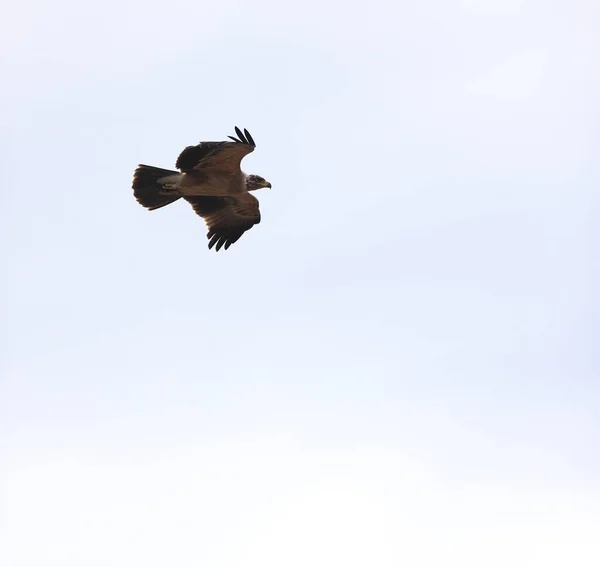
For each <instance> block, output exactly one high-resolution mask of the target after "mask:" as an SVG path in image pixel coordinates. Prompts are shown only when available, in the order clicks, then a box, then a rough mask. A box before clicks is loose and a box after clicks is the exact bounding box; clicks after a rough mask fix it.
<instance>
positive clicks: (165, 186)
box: [133, 126, 271, 251]
mask: <svg viewBox="0 0 600 567" xmlns="http://www.w3.org/2000/svg"><path fill="white" fill-rule="evenodd" d="M235 133H236V134H237V138H235V137H233V136H227V137H228V138H230V139H231V140H232V141H231V142H229V141H225V142H201V143H200V144H198V145H197V146H188V147H187V148H185V149H184V150H183V151H182V152H181V154H180V155H179V157H178V158H177V163H176V164H175V167H176V168H177V169H179V171H171V170H168V169H160V168H158V167H152V166H150V165H141V164H140V165H139V166H138V168H137V169H136V170H135V173H134V175H133V194H134V196H135V198H136V199H137V201H138V203H140V204H141V205H143V206H144V207H146V208H147V209H149V210H151V211H153V210H154V209H159V208H160V207H164V206H165V205H169V204H171V203H173V202H175V201H177V199H180V198H181V197H183V198H184V199H185V200H186V201H187V202H188V203H189V204H190V205H192V207H193V209H194V211H195V212H196V213H197V214H198V215H200V216H201V217H202V218H203V219H204V221H205V222H206V225H207V227H208V234H207V237H208V248H209V249H211V248H213V246H214V247H215V250H216V251H219V250H220V249H221V248H223V247H224V248H225V250H227V249H228V248H229V247H230V246H231V245H232V244H233V243H234V242H236V241H237V240H239V239H240V237H241V236H242V234H244V232H246V231H247V230H250V229H251V228H252V227H253V226H254V225H255V224H258V223H259V222H260V211H259V208H258V200H257V199H256V198H255V197H254V196H253V195H251V194H250V193H249V191H254V190H256V189H261V188H263V187H268V188H271V184H270V183H269V182H268V181H266V180H265V179H264V178H262V177H261V176H260V175H247V174H245V173H244V172H243V171H242V170H241V168H240V163H241V161H242V159H243V158H244V156H246V155H248V154H249V153H251V152H253V151H254V148H255V147H256V144H255V143H254V140H253V139H252V136H251V135H250V132H248V130H246V129H244V131H243V132H242V131H241V130H240V129H239V128H238V127H237V126H236V127H235Z"/></svg>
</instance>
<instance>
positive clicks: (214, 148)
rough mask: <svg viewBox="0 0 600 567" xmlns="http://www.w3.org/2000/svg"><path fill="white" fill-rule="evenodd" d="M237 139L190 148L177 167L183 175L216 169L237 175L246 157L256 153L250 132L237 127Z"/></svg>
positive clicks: (178, 160) (180, 157)
mask: <svg viewBox="0 0 600 567" xmlns="http://www.w3.org/2000/svg"><path fill="white" fill-rule="evenodd" d="M235 132H236V134H237V136H238V137H237V138H234V137H233V136H227V137H228V138H231V139H232V140H233V142H201V143H200V144H198V145H197V146H188V147H187V148H185V150H183V151H182V152H181V154H179V157H178V158H177V163H176V164H175V167H177V169H179V170H180V171H182V172H183V173H189V172H192V171H198V170H205V169H214V170H220V171H228V172H231V173H236V172H237V171H239V169H240V163H241V161H242V159H244V156H246V155H248V154H249V153H251V152H253V151H254V148H255V147H256V144H255V143H254V140H253V139H252V136H251V135H250V132H248V130H244V131H243V132H242V131H241V130H240V129H239V128H238V127H237V126H236V127H235Z"/></svg>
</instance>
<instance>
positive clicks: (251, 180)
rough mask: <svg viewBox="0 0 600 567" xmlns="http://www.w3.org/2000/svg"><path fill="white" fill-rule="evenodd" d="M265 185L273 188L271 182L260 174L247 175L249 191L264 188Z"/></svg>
mask: <svg viewBox="0 0 600 567" xmlns="http://www.w3.org/2000/svg"><path fill="white" fill-rule="evenodd" d="M264 187H268V188H269V189H270V188H271V184H270V183H269V182H268V181H267V180H266V179H265V178H263V177H261V176H260V175H254V174H252V175H248V177H246V188H247V189H248V191H255V190H256V189H263V188H264Z"/></svg>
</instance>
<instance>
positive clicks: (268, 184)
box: [265, 181, 271, 189]
mask: <svg viewBox="0 0 600 567" xmlns="http://www.w3.org/2000/svg"><path fill="white" fill-rule="evenodd" d="M265 187H266V188H267V189H270V188H271V184H270V183H269V182H268V181H267V184H266V185H265Z"/></svg>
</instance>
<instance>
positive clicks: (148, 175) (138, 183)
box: [132, 165, 181, 211]
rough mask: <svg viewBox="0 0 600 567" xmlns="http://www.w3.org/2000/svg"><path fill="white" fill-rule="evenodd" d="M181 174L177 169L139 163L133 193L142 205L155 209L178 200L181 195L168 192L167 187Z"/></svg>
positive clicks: (134, 175)
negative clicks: (172, 169)
mask: <svg viewBox="0 0 600 567" xmlns="http://www.w3.org/2000/svg"><path fill="white" fill-rule="evenodd" d="M179 175H181V174H180V173H179V172H177V171H171V170H169V169H160V167H152V166H151V165H139V166H138V168H137V169H136V170H135V173H134V174H133V186H132V187H133V194H134V196H135V198H136V199H137V201H138V203H139V204H140V205H143V206H144V207H146V208H147V209H150V210H151V211H153V210H154V209H159V208H160V207H164V206H165V205H170V204H171V203H173V202H175V201H177V199H179V198H180V197H181V195H177V194H168V192H167V187H168V185H170V184H173V183H174V182H176V181H177V177H178V176H179Z"/></svg>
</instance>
